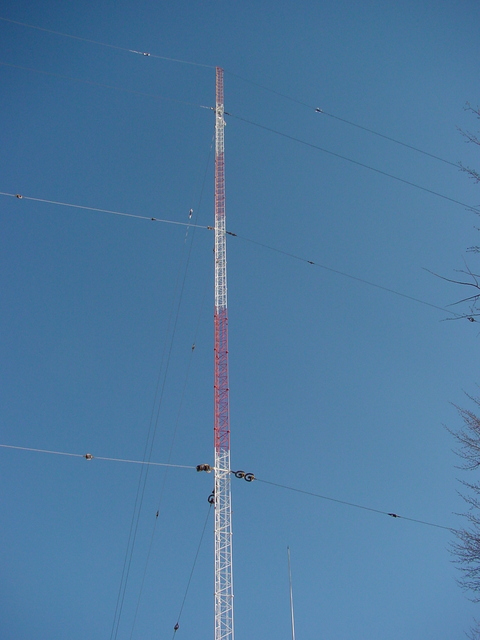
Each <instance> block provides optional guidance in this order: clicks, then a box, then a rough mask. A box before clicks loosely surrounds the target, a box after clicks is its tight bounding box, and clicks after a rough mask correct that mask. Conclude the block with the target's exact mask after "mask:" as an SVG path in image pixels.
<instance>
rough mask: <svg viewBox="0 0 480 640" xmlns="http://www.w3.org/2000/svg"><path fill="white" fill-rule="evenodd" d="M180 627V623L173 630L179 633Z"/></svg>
mask: <svg viewBox="0 0 480 640" xmlns="http://www.w3.org/2000/svg"><path fill="white" fill-rule="evenodd" d="M179 627H180V625H179V624H178V622H177V624H176V625H175V626H174V627H173V630H174V631H178V628H179Z"/></svg>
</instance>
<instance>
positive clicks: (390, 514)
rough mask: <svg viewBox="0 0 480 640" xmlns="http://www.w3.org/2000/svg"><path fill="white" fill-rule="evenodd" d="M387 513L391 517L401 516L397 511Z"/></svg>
mask: <svg viewBox="0 0 480 640" xmlns="http://www.w3.org/2000/svg"><path fill="white" fill-rule="evenodd" d="M387 515H389V516H390V517H391V518H400V517H401V516H399V515H398V514H397V513H388V514H387Z"/></svg>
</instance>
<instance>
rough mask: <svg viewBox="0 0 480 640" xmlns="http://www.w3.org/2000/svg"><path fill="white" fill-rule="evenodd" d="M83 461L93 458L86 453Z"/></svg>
mask: <svg viewBox="0 0 480 640" xmlns="http://www.w3.org/2000/svg"><path fill="white" fill-rule="evenodd" d="M83 457H84V458H85V460H93V456H92V454H91V453H86V454H85V455H84V456H83Z"/></svg>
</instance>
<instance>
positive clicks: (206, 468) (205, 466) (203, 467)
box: [197, 464, 212, 473]
mask: <svg viewBox="0 0 480 640" xmlns="http://www.w3.org/2000/svg"><path fill="white" fill-rule="evenodd" d="M197 471H206V472H207V473H210V472H211V471H212V467H211V466H210V465H209V464H197Z"/></svg>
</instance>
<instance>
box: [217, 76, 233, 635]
mask: <svg viewBox="0 0 480 640" xmlns="http://www.w3.org/2000/svg"><path fill="white" fill-rule="evenodd" d="M224 128H225V120H224V107H223V69H221V68H220V67H217V68H216V108H215V316H214V318H215V347H214V355H215V381H214V398H215V400H214V403H215V406H214V413H215V418H214V442H215V640H233V635H234V634H233V579H232V520H231V516H232V508H231V492H230V409H229V400H228V394H229V388H228V314H227V253H226V249H227V247H226V226H225V172H224V168H225V161H224Z"/></svg>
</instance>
